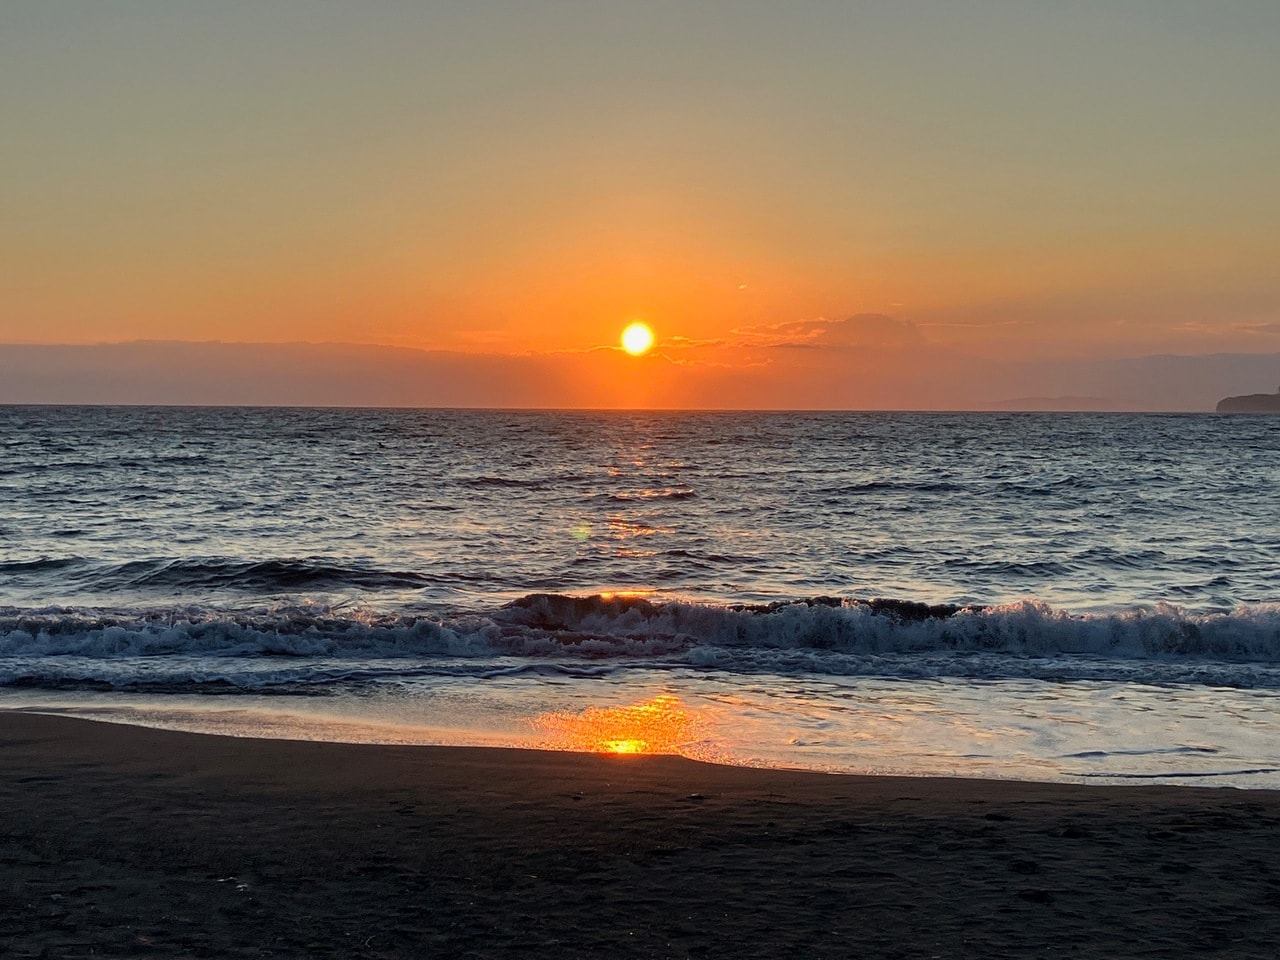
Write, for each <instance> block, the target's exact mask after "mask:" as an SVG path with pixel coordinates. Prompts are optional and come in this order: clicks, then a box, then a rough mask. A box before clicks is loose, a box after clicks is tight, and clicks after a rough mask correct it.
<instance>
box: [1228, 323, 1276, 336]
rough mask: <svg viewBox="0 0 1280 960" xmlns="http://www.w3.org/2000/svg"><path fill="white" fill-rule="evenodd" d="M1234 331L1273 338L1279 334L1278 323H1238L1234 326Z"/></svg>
mask: <svg viewBox="0 0 1280 960" xmlns="http://www.w3.org/2000/svg"><path fill="white" fill-rule="evenodd" d="M1236 329H1237V330H1244V331H1246V332H1248V333H1262V334H1270V335H1272V336H1275V335H1277V334H1280V323H1239V324H1236Z"/></svg>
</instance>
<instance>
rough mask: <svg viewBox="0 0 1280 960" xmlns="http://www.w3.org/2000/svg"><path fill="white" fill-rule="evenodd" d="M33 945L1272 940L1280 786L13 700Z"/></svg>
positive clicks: (744, 948) (661, 950)
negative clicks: (715, 756)
mask: <svg viewBox="0 0 1280 960" xmlns="http://www.w3.org/2000/svg"><path fill="white" fill-rule="evenodd" d="M0 774H2V775H0V824H2V826H0V885H2V889H3V890H4V893H5V896H4V897H3V900H2V901H0V904H2V906H0V911H2V912H0V952H2V953H3V954H4V955H5V956H11V957H23V958H28V957H32V958H33V957H90V956H130V957H143V956H193V957H326V956H332V957H370V958H373V957H507V956H520V957H534V958H540V957H555V958H565V957H699V958H703V957H726V958H728V957H783V956H803V957H961V956H971V957H1027V956H1072V957H1100V958H1101V957H1118V956H1126V957H1129V956H1131V957H1139V956H1141V957H1186V956H1201V955H1209V954H1212V955H1214V956H1221V957H1270V956H1273V955H1274V944H1275V943H1276V940H1277V937H1278V936H1280V866H1277V864H1276V862H1275V852H1276V851H1277V849H1280V794H1278V793H1275V792H1268V791H1242V790H1235V789H1197V788H1185V787H1165V788H1159V787H1135V788H1125V787H1105V788H1088V787H1079V786H1070V785H1045V784H1033V783H1019V782H995V781H981V780H947V779H924V778H911V779H907V778H865V777H853V776H833V775H824V774H813V773H802V772H792V771H779V770H762V769H748V768H735V767H725V766H716V765H710V764H704V763H697V762H693V761H689V760H684V759H680V758H675V757H662V756H596V755H589V754H575V753H548V752H537V751H521V750H500V749H466V748H451V747H382V746H368V745H343V744H331V743H301V742H286V741H271V740H251V739H235V738H224V737H214V736H206V735H198V734H186V733H174V732H168V731H158V730H152V729H144V728H136V727H127V726H121V725H114V724H103V723H95V722H89V721H83V720H77V719H70V718H64V717H51V716H42V715H35V714H30V713H19V712H11V713H5V714H3V715H0Z"/></svg>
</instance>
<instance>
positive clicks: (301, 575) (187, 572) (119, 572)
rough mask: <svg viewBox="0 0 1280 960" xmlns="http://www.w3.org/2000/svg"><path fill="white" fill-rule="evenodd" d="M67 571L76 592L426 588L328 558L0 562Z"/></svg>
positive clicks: (14, 570)
mask: <svg viewBox="0 0 1280 960" xmlns="http://www.w3.org/2000/svg"><path fill="white" fill-rule="evenodd" d="M59 570H73V571H74V574H73V576H74V580H75V582H76V584H77V586H78V587H80V589H82V590H87V591H91V592H109V591H140V592H155V591H161V592H169V593H180V592H183V591H199V590H217V591H226V592H231V593H255V594H264V593H265V594H272V593H289V592H296V591H308V590H312V591H342V590H413V589H420V588H422V587H425V586H428V585H430V584H431V583H432V580H431V579H430V578H429V577H426V576H424V575H423V574H420V573H416V572H413V571H403V570H382V569H379V568H377V567H373V566H367V565H361V564H347V563H341V562H336V561H333V560H330V559H280V560H232V559H225V558H219V557H205V558H196V559H184V560H178V559H170V558H151V559H146V560H131V561H128V562H125V563H101V562H94V561H89V560H86V559H84V558H81V557H54V558H43V559H37V560H29V561H15V562H8V563H0V574H6V573H8V574H19V573H44V572H50V571H59Z"/></svg>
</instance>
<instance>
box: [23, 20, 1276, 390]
mask: <svg viewBox="0 0 1280 960" xmlns="http://www.w3.org/2000/svg"><path fill="white" fill-rule="evenodd" d="M1278 108H1280V4H1277V3H1275V2H1274V0H1215V2H1212V3H1209V2H1204V0H1200V2H1186V0H1106V2H1102V0H1098V2H1094V0H1072V2H1049V0H1044V2H1040V0H1021V2H1014V0H967V2H965V3H956V2H954V0H945V2H944V0H938V2H925V0H894V2H858V0H843V2H827V0H795V2H790V3H786V4H783V3H776V2H771V3H763V2H751V0H735V2H731V0H701V2H692V0H685V2H679V3H677V2H666V0H652V2H646V3H643V4H642V3H635V2H609V0H593V2H566V0H522V2H497V0H469V2H466V3H462V2H458V3H444V2H437V3H422V2H408V0H366V2H361V3H335V2H321V0H309V2H299V0H273V2H272V3H269V4H262V3H258V2H240V0H221V2H219V3H199V2H194V0H186V2H184V0H145V2H144V0H8V2H6V3H5V4H4V5H3V6H0V124H3V129H4V130H5V131H6V133H5V149H4V150H3V151H0V344H3V345H9V346H0V351H4V350H6V349H7V350H9V353H10V357H11V361H10V362H11V363H12V362H15V361H13V360H12V358H13V357H16V356H17V354H15V353H14V352H13V347H12V345H14V344H25V345H32V344H48V345H72V344H76V345H86V344H118V343H129V342H132V341H174V342H176V341H189V342H207V341H221V342H223V343H229V344H236V343H252V344H299V343H307V344H348V345H370V346H382V347H395V348H401V349H408V350H415V351H425V352H426V355H424V356H423V357H419V361H421V363H424V364H426V365H427V366H428V367H430V368H431V369H432V370H437V369H439V370H443V369H444V368H448V371H449V372H448V375H447V376H445V375H443V374H441V375H439V376H436V375H435V374H432V376H434V377H435V380H436V381H437V383H439V384H443V383H445V381H449V382H452V381H453V379H456V380H458V382H459V383H461V382H462V381H463V380H465V379H466V377H467V376H468V375H469V374H468V371H473V372H474V371H475V370H477V369H480V368H483V369H484V370H486V371H489V370H491V369H492V370H501V371H502V372H501V374H500V376H501V377H502V378H505V379H507V380H509V381H511V382H514V383H516V384H519V385H520V386H521V390H518V391H516V395H517V399H518V402H519V403H520V404H521V405H533V406H557V405H586V406H606V407H607V406H632V405H636V404H647V405H656V406H672V405H694V406H740V405H744V404H746V405H749V404H750V401H751V398H752V397H753V396H757V397H766V398H767V402H768V405H770V406H791V405H794V406H805V407H812V406H842V405H852V406H859V407H872V408H873V407H878V406H886V405H888V406H894V407H901V406H904V405H905V406H916V405H919V406H923V407H934V406H943V407H946V406H957V405H967V404H976V405H981V404H983V403H992V402H998V401H1000V400H1002V399H1005V398H1008V397H1017V396H1027V395H1029V394H1027V393H1026V392H1025V391H1027V390H1031V391H1032V392H1033V393H1034V392H1035V390H1036V388H1037V387H1038V386H1040V385H1039V384H1037V383H1036V382H1034V381H1035V377H1034V375H1033V374H1034V371H1037V370H1040V371H1043V370H1045V369H1046V365H1056V366H1055V367H1054V369H1055V370H1068V369H1084V367H1082V366H1081V365H1092V366H1090V367H1089V369H1091V370H1101V369H1118V368H1116V367H1115V366H1114V361H1118V360H1122V359H1133V358H1141V357H1146V356H1152V355H1170V354H1172V355H1186V356H1208V355H1216V354H1224V353H1226V354H1238V355H1242V356H1244V357H1247V358H1257V357H1263V356H1266V355H1271V354H1280V230H1276V229H1275V224H1276V223H1280V124H1277V123H1276V122H1275V117H1276V115H1277V113H1278ZM634 320H641V321H644V322H647V323H649V324H650V325H651V326H652V327H653V328H654V330H655V332H656V335H657V338H658V343H657V347H656V349H655V350H654V352H653V353H652V354H650V355H649V356H647V357H644V358H628V357H624V356H622V355H621V354H620V353H619V352H618V350H617V342H618V334H619V331H620V330H621V329H622V328H623V327H624V326H625V325H626V324H627V323H629V322H631V321H634ZM264 355H265V354H264ZM351 355H352V357H353V358H363V359H361V361H360V362H362V363H363V362H366V361H367V359H368V357H369V356H371V354H369V353H368V352H367V351H363V352H362V351H359V350H355V349H354V348H353V349H352V353H351ZM23 356H24V357H25V356H29V354H23ZM116 356H119V354H118V353H112V352H111V351H100V352H99V360H98V361H96V362H98V363H100V364H105V365H106V366H105V367H104V368H103V372H104V375H109V374H111V372H112V370H111V363H113V362H114V361H113V360H112V359H111V358H112V357H116ZM219 356H220V357H222V358H223V360H225V359H226V356H228V355H226V354H219ZM386 356H390V354H386ZM0 360H3V357H0ZM219 362H223V361H219ZM486 364H487V365H488V366H485V365H486ZM1107 364H1112V366H1111V367H1107V366H1106V365H1107ZM376 367H377V364H376V363H375V364H373V367H372V368H373V369H376ZM1254 367H1257V364H1253V366H1251V367H1250V369H1254ZM424 369H425V368H424ZM1260 369H1261V371H1262V372H1261V373H1259V374H1258V381H1259V382H1258V383H1253V382H1250V383H1247V384H1242V392H1243V391H1244V390H1247V389H1262V388H1263V387H1264V386H1265V388H1266V389H1267V390H1271V389H1274V385H1275V383H1280V362H1277V363H1276V364H1275V365H1274V367H1273V368H1270V369H1272V370H1273V371H1274V372H1270V373H1269V372H1268V371H1269V368H1266V366H1265V364H1264V365H1263V366H1262V367H1261V368H1260ZM964 370H968V371H970V374H969V375H968V377H967V379H966V376H964V375H961V373H958V372H957V371H964ZM1001 371H1002V372H1001ZM116 372H117V373H118V372H119V371H118V370H117V371H116ZM978 372H980V374H979V373H978ZM1006 374H1007V376H1006ZM475 375H476V376H479V374H475ZM1029 377H1030V379H1029V380H1028V378H1029ZM451 378H452V379H451ZM1001 378H1003V379H1001ZM1050 379H1051V380H1052V378H1050ZM1085 380H1087V381H1088V382H1084V381H1085ZM1263 381H1265V383H1264V382H1263ZM851 382H853V383H855V386H851V385H850V384H851ZM427 386H429V385H424V387H423V392H422V393H420V394H417V395H415V398H416V399H414V400H413V401H412V402H423V403H431V404H441V405H450V404H452V403H455V402H457V403H462V402H465V403H467V404H468V405H472V404H476V396H479V397H480V398H481V401H483V397H484V393H483V390H482V389H481V390H480V392H479V393H478V394H477V390H476V386H477V385H476V384H475V383H471V384H470V385H468V386H467V389H466V390H462V389H461V388H458V389H453V392H450V390H446V389H444V388H443V387H440V388H439V389H434V390H431V389H427ZM508 386H509V384H508ZM1047 388H1051V389H1053V390H1056V391H1061V392H1062V393H1063V395H1067V394H1071V395H1074V394H1075V393H1077V392H1079V391H1082V390H1085V389H1087V390H1089V391H1092V393H1090V394H1089V395H1090V396H1092V395H1093V394H1095V393H1099V392H1100V394H1101V395H1102V396H1104V397H1106V398H1110V399H1112V400H1114V401H1115V402H1116V403H1117V404H1119V405H1121V406H1123V405H1124V404H1125V403H1136V404H1139V405H1141V404H1142V403H1143V402H1146V401H1142V400H1140V399H1134V398H1133V396H1132V391H1131V390H1129V392H1128V393H1126V390H1128V385H1126V384H1125V383H1122V382H1118V383H1116V384H1114V385H1113V384H1108V383H1107V382H1105V378H1104V379H1103V380H1102V381H1101V382H1098V380H1097V377H1094V378H1093V379H1092V380H1090V379H1088V378H1084V379H1083V380H1081V382H1079V383H1076V382H1073V381H1072V380H1071V378H1070V377H1069V376H1065V378H1064V379H1062V381H1061V382H1060V383H1059V382H1058V381H1057V380H1053V382H1052V383H1050V384H1047ZM173 389H174V391H176V392H173V393H172V399H173V400H174V402H181V401H182V399H183V397H182V391H181V387H180V384H179V385H177V386H175V387H174V388H173ZM984 391H985V392H984ZM506 392H509V391H506ZM464 395H465V396H464ZM504 395H505V393H504ZM1081 395H1084V394H1081ZM165 396H170V395H169V394H166V395H165ZM495 396H496V393H495ZM406 402H409V401H406ZM1196 402H1199V401H1198V400H1197V401H1196ZM478 405H487V404H485V403H483V402H480V403H479V404H478ZM494 405H503V404H499V403H497V402H496V401H495V404H494Z"/></svg>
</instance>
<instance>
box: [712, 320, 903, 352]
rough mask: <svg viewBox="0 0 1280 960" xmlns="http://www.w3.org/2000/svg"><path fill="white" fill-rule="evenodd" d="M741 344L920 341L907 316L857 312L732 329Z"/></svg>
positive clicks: (796, 346)
mask: <svg viewBox="0 0 1280 960" xmlns="http://www.w3.org/2000/svg"><path fill="white" fill-rule="evenodd" d="M734 332H735V333H736V334H737V335H738V337H739V342H740V344H741V345H742V346H751V347H770V348H785V349H816V348H820V347H821V348H835V349H851V348H866V347H916V346H920V345H922V344H923V343H924V336H923V335H922V334H921V333H920V329H919V328H918V327H917V326H916V325H915V324H914V323H912V322H911V321H910V320H898V319H896V318H894V317H889V316H886V315H884V314H882V313H859V314H855V315H854V316H852V317H848V318H846V319H844V320H827V319H823V318H819V319H817V320H796V321H792V322H790V323H776V324H767V325H763V326H756V327H743V328H742V329H740V330H736V331H734Z"/></svg>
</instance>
